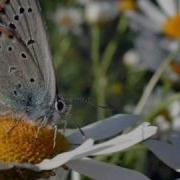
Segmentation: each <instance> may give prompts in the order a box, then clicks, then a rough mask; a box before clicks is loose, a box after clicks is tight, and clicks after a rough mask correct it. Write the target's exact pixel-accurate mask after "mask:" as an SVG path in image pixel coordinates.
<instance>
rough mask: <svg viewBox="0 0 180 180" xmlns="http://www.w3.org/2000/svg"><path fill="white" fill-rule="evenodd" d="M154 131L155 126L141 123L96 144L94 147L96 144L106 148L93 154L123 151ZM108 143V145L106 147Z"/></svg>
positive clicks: (146, 137)
mask: <svg viewBox="0 0 180 180" xmlns="http://www.w3.org/2000/svg"><path fill="white" fill-rule="evenodd" d="M156 131H157V127H155V126H149V124H148V123H143V124H141V125H140V126H138V127H137V128H136V129H134V130H133V131H131V132H129V133H127V134H124V135H120V136H117V137H115V138H113V139H112V140H109V141H107V142H104V143H101V144H99V145H96V148H97V146H99V147H103V146H107V148H105V149H103V150H101V151H99V152H97V153H94V154H93V155H105V154H112V153H115V152H119V151H123V150H125V149H127V148H129V147H131V146H133V145H135V144H137V143H140V142H141V141H144V140H145V139H148V138H149V137H151V136H153V135H154V134H155V133H156ZM108 145H109V146H110V147H108Z"/></svg>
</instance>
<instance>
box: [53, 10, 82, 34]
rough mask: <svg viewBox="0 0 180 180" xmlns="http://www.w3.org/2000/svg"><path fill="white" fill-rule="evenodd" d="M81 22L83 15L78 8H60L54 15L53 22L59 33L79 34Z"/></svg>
mask: <svg viewBox="0 0 180 180" xmlns="http://www.w3.org/2000/svg"><path fill="white" fill-rule="evenodd" d="M83 21H84V19H83V14H82V11H81V9H80V8H73V7H60V8H58V9H57V11H56V13H55V22H56V23H57V25H58V26H59V29H60V30H61V31H65V32H74V33H76V34H79V33H80V32H81V27H80V26H81V25H82V23H83Z"/></svg>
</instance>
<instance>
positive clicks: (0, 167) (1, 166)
mask: <svg viewBox="0 0 180 180" xmlns="http://www.w3.org/2000/svg"><path fill="white" fill-rule="evenodd" d="M12 167H13V165H8V164H4V163H3V162H2V163H0V170H4V169H11V168H12Z"/></svg>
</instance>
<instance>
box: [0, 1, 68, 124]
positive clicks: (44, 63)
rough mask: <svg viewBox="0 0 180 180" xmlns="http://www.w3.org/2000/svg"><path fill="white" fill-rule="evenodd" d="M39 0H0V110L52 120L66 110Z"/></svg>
mask: <svg viewBox="0 0 180 180" xmlns="http://www.w3.org/2000/svg"><path fill="white" fill-rule="evenodd" d="M55 82H56V80H55V73H54V68H53V64H52V57H51V53H50V48H49V45H48V38H47V35H46V29H45V25H44V22H43V19H42V17H41V9H40V5H39V1H38V0H1V1H0V114H1V113H6V112H8V111H12V112H15V113H22V114H25V115H26V116H27V117H28V118H29V119H30V120H33V121H42V120H46V121H47V122H48V121H50V122H51V121H52V119H53V118H54V116H55V114H57V113H59V114H60V113H63V112H65V109H66V105H65V102H64V100H63V98H61V97H59V96H58V95H57V94H58V92H57V88H56V83H55Z"/></svg>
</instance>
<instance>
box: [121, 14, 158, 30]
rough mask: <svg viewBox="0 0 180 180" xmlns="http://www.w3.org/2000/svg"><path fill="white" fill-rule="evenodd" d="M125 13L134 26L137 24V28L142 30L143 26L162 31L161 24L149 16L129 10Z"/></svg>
mask: <svg viewBox="0 0 180 180" xmlns="http://www.w3.org/2000/svg"><path fill="white" fill-rule="evenodd" d="M125 15H126V16H127V17H128V18H129V20H130V23H132V25H133V26H135V25H136V26H135V27H136V28H137V29H141V30H142V28H146V29H147V30H150V31H152V32H155V33H159V32H161V25H160V24H157V23H155V22H154V21H152V20H151V19H150V18H147V17H145V16H143V15H141V14H139V13H136V12H128V13H126V14H125ZM135 23H136V24H135Z"/></svg>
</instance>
